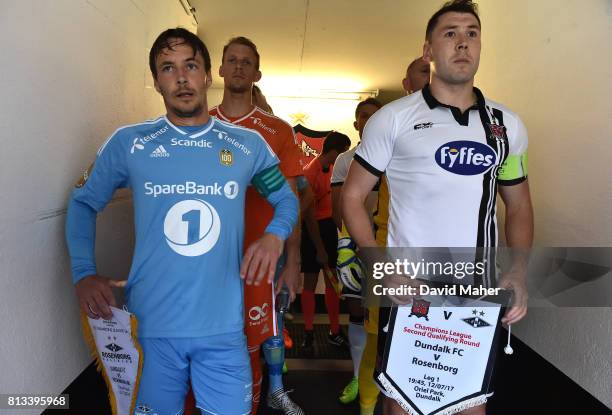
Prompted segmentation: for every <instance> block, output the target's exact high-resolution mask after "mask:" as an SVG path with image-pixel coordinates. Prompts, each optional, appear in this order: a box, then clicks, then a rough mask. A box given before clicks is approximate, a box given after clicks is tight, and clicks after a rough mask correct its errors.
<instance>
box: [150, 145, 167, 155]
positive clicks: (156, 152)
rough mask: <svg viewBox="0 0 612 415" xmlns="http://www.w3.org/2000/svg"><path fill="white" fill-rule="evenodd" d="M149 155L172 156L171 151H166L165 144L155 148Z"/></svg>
mask: <svg viewBox="0 0 612 415" xmlns="http://www.w3.org/2000/svg"><path fill="white" fill-rule="evenodd" d="M149 157H170V153H168V152H167V151H166V149H165V148H164V146H162V145H160V146H158V147H157V148H156V149H155V150H153V152H152V153H151V154H150V155H149Z"/></svg>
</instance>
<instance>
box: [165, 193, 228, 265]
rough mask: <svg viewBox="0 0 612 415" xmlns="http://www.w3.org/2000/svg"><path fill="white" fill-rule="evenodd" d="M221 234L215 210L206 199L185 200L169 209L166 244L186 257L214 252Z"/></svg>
mask: <svg viewBox="0 0 612 415" xmlns="http://www.w3.org/2000/svg"><path fill="white" fill-rule="evenodd" d="M220 233H221V220H220V219H219V214H218V213H217V211H216V210H215V208H214V207H213V206H212V205H211V204H210V203H208V202H205V201H203V200H199V199H195V200H183V201H181V202H178V203H177V204H175V205H174V206H172V207H171V208H170V210H168V213H167V214H166V219H164V234H165V236H166V242H167V243H168V245H169V246H170V248H172V250H173V251H174V252H176V253H177V254H180V255H183V256H200V255H203V254H205V253H206V252H208V251H210V250H211V249H212V248H213V247H214V246H215V244H216V243H217V240H218V239H219V234H220Z"/></svg>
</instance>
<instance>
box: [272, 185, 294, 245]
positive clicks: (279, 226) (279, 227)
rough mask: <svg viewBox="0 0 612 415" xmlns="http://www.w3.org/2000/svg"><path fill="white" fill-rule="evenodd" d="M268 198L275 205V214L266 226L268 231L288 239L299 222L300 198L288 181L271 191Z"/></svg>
mask: <svg viewBox="0 0 612 415" xmlns="http://www.w3.org/2000/svg"><path fill="white" fill-rule="evenodd" d="M267 200H268V202H270V204H271V205H272V206H273V207H274V216H273V218H272V221H270V224H269V225H268V226H267V227H266V232H267V233H272V234H274V235H276V236H278V237H279V238H280V239H281V240H283V241H284V240H287V238H289V235H291V233H292V232H293V228H294V227H295V224H296V223H297V218H298V200H297V198H296V197H295V195H294V194H293V192H292V191H291V188H290V187H289V185H288V184H287V183H286V182H285V183H284V184H283V185H282V187H281V188H280V189H278V190H276V191H274V192H272V193H270V194H269V195H268V197H267Z"/></svg>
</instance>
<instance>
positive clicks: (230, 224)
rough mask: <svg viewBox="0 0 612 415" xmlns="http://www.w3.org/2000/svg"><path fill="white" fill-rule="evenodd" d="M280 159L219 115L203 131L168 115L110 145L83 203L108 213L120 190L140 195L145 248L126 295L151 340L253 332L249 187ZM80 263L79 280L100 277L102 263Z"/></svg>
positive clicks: (139, 227) (82, 191) (139, 244)
mask: <svg viewBox="0 0 612 415" xmlns="http://www.w3.org/2000/svg"><path fill="white" fill-rule="evenodd" d="M278 162H279V161H278V159H277V157H276V155H275V154H274V153H273V151H272V150H271V149H270V147H269V146H268V144H267V143H266V141H265V140H264V139H263V138H262V137H261V135H259V133H257V132H255V131H253V130H249V129H246V128H243V127H239V126H236V125H233V124H229V123H225V122H222V121H219V120H218V119H216V118H214V117H211V118H210V120H209V121H208V123H207V124H206V125H204V126H202V127H201V128H200V129H198V130H197V131H194V129H193V128H191V129H188V128H182V127H179V126H175V125H173V124H172V123H170V121H169V120H168V119H167V118H166V117H161V118H158V119H156V120H153V121H147V122H144V123H140V124H134V125H130V126H126V127H123V128H120V129H119V130H117V131H116V132H115V133H114V134H113V135H112V136H111V137H110V138H109V139H108V141H107V142H106V143H105V144H104V145H103V146H102V147H101V148H100V150H99V151H98V155H97V158H96V161H95V164H94V166H93V169H92V170H91V172H90V174H89V177H88V178H87V180H86V181H85V183H84V184H82V186H81V187H78V188H76V189H75V190H74V193H73V198H74V200H75V201H77V202H80V203H84V204H87V205H89V206H90V207H91V208H93V209H94V210H95V211H97V212H99V211H101V210H102V209H103V208H104V206H105V205H106V204H107V203H108V202H109V201H110V200H111V198H112V195H113V192H114V191H115V189H117V188H120V187H129V188H131V190H132V193H133V199H134V217H135V226H136V247H135V252H134V257H133V262H132V267H131V270H130V275H129V279H128V284H127V287H126V290H127V291H126V294H127V299H128V307H129V309H130V311H131V312H133V313H135V315H136V317H137V318H138V321H139V335H140V336H141V337H200V336H207V335H215V334H220V333H228V332H232V331H234V332H235V331H240V330H242V329H243V309H242V308H243V286H242V281H241V280H240V276H239V267H240V261H241V258H242V252H243V237H244V236H243V234H244V201H245V194H246V189H247V186H248V185H249V183H250V182H251V180H252V179H253V177H254V176H255V175H257V174H258V173H261V172H264V171H266V170H269V169H270V168H272V167H273V166H275V165H277V164H278ZM72 259H73V273H74V277H73V278H74V280H75V281H77V280H78V279H79V278H82V277H84V276H85V275H90V274H92V273H95V264H91V263H89V262H88V261H87V260H85V261H84V262H82V263H80V262H79V259H78V258H75V257H74V256H73V258H72ZM92 267H94V268H93V269H92ZM92 271H93V272H92Z"/></svg>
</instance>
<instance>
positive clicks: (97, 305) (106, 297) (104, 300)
mask: <svg viewBox="0 0 612 415" xmlns="http://www.w3.org/2000/svg"><path fill="white" fill-rule="evenodd" d="M125 284H126V281H117V280H113V279H110V278H106V277H101V276H99V275H89V276H87V277H85V278H83V279H82V280H80V281H79V282H77V283H76V284H75V286H74V288H75V289H76V294H77V298H78V300H79V306H80V307H81V310H83V312H84V313H86V314H87V315H88V316H89V317H91V318H93V319H96V320H97V319H98V318H100V317H102V318H103V319H105V320H110V319H111V318H113V313H112V311H111V309H110V306H113V307H117V301H116V300H115V294H113V290H112V288H113V287H124V286H125Z"/></svg>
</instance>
